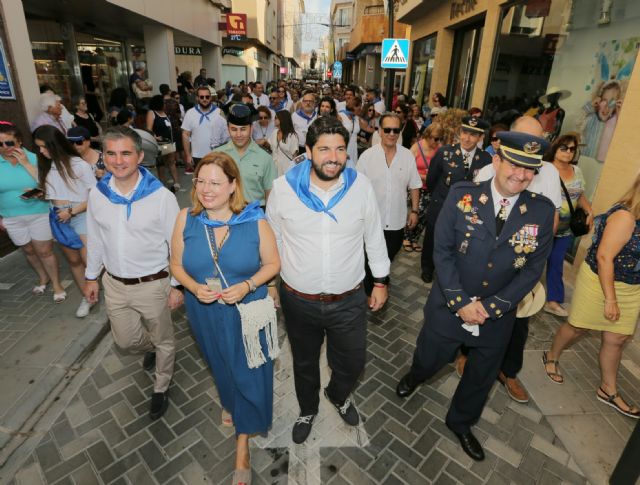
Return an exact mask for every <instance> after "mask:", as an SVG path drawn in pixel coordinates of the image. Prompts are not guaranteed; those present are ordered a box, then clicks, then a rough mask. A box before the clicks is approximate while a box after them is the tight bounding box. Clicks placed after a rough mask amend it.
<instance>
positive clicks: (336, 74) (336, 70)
mask: <svg viewBox="0 0 640 485" xmlns="http://www.w3.org/2000/svg"><path fill="white" fill-rule="evenodd" d="M333 78H334V79H335V78H342V62H340V61H336V62H334V63H333Z"/></svg>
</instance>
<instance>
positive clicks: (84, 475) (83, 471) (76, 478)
mask: <svg viewBox="0 0 640 485" xmlns="http://www.w3.org/2000/svg"><path fill="white" fill-rule="evenodd" d="M71 478H72V479H73V483H75V484H78V485H80V484H82V485H100V480H99V479H98V476H97V475H96V474H95V472H94V471H93V468H92V467H91V465H90V464H89V463H86V464H84V465H83V466H81V467H80V468H78V469H77V470H76V471H74V472H73V473H72V474H71ZM138 483H139V482H136V485H138Z"/></svg>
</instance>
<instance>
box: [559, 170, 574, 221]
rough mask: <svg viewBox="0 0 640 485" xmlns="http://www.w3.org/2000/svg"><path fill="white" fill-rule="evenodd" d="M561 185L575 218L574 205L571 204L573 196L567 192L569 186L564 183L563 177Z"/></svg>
mask: <svg viewBox="0 0 640 485" xmlns="http://www.w3.org/2000/svg"><path fill="white" fill-rule="evenodd" d="M560 185H562V190H563V191H564V196H565V197H566V198H567V204H569V212H570V213H571V217H573V213H574V212H575V209H574V208H573V204H572V203H571V195H569V191H568V190H567V186H566V185H565V184H564V182H563V181H562V177H560Z"/></svg>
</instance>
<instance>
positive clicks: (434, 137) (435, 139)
mask: <svg viewBox="0 0 640 485" xmlns="http://www.w3.org/2000/svg"><path fill="white" fill-rule="evenodd" d="M431 139H432V140H433V141H435V142H436V143H438V142H439V141H440V137H438V136H432V137H431Z"/></svg>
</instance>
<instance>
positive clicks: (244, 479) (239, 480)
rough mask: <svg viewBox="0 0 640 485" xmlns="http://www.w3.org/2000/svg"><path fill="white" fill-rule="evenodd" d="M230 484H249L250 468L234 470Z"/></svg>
mask: <svg viewBox="0 0 640 485" xmlns="http://www.w3.org/2000/svg"><path fill="white" fill-rule="evenodd" d="M231 483H232V485H251V470H234V471H233V482H231Z"/></svg>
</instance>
